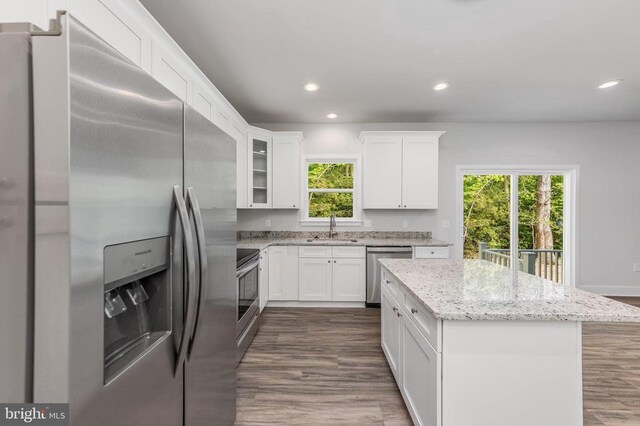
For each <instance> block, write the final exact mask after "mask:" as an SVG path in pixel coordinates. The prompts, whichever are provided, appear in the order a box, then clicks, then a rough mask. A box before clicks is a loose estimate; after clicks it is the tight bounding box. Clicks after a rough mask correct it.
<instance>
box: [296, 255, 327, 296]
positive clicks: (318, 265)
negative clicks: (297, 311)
mask: <svg viewBox="0 0 640 426" xmlns="http://www.w3.org/2000/svg"><path fill="white" fill-rule="evenodd" d="M332 269H333V268H332V261H331V259H330V258H323V257H310V258H300V263H299V277H300V283H299V288H300V300H302V301H310V300H314V301H330V300H331V296H332V292H331V287H332V285H331V284H332V282H333V277H332Z"/></svg>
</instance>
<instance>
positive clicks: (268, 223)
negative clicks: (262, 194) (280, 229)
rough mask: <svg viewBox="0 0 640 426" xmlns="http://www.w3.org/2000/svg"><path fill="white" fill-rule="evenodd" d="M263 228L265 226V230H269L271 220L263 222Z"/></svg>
mask: <svg viewBox="0 0 640 426" xmlns="http://www.w3.org/2000/svg"><path fill="white" fill-rule="evenodd" d="M264 226H266V227H267V228H271V219H267V220H265V221H264Z"/></svg>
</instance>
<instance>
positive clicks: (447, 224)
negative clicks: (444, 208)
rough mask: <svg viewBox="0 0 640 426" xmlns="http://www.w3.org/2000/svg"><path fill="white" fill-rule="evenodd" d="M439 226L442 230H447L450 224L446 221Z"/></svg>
mask: <svg viewBox="0 0 640 426" xmlns="http://www.w3.org/2000/svg"><path fill="white" fill-rule="evenodd" d="M440 226H441V227H442V228H444V229H447V228H449V227H451V222H449V221H448V220H443V221H442V222H440Z"/></svg>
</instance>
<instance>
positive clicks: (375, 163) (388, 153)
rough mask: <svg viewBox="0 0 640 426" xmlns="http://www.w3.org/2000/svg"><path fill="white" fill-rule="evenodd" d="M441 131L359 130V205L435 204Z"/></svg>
mask: <svg viewBox="0 0 640 426" xmlns="http://www.w3.org/2000/svg"><path fill="white" fill-rule="evenodd" d="M443 133H444V132H427V131H425V132H362V133H361V134H360V139H361V140H362V143H363V168H362V169H363V179H362V185H363V188H362V207H363V208H365V209H435V208H438V141H439V138H440V136H441V135H442V134H443Z"/></svg>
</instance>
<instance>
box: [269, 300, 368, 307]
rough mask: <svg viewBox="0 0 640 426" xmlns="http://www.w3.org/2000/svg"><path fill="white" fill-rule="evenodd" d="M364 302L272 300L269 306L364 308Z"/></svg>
mask: <svg viewBox="0 0 640 426" xmlns="http://www.w3.org/2000/svg"><path fill="white" fill-rule="evenodd" d="M364 307H365V304H364V302H299V301H297V300H291V301H280V300H270V301H269V303H267V308H364Z"/></svg>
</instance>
